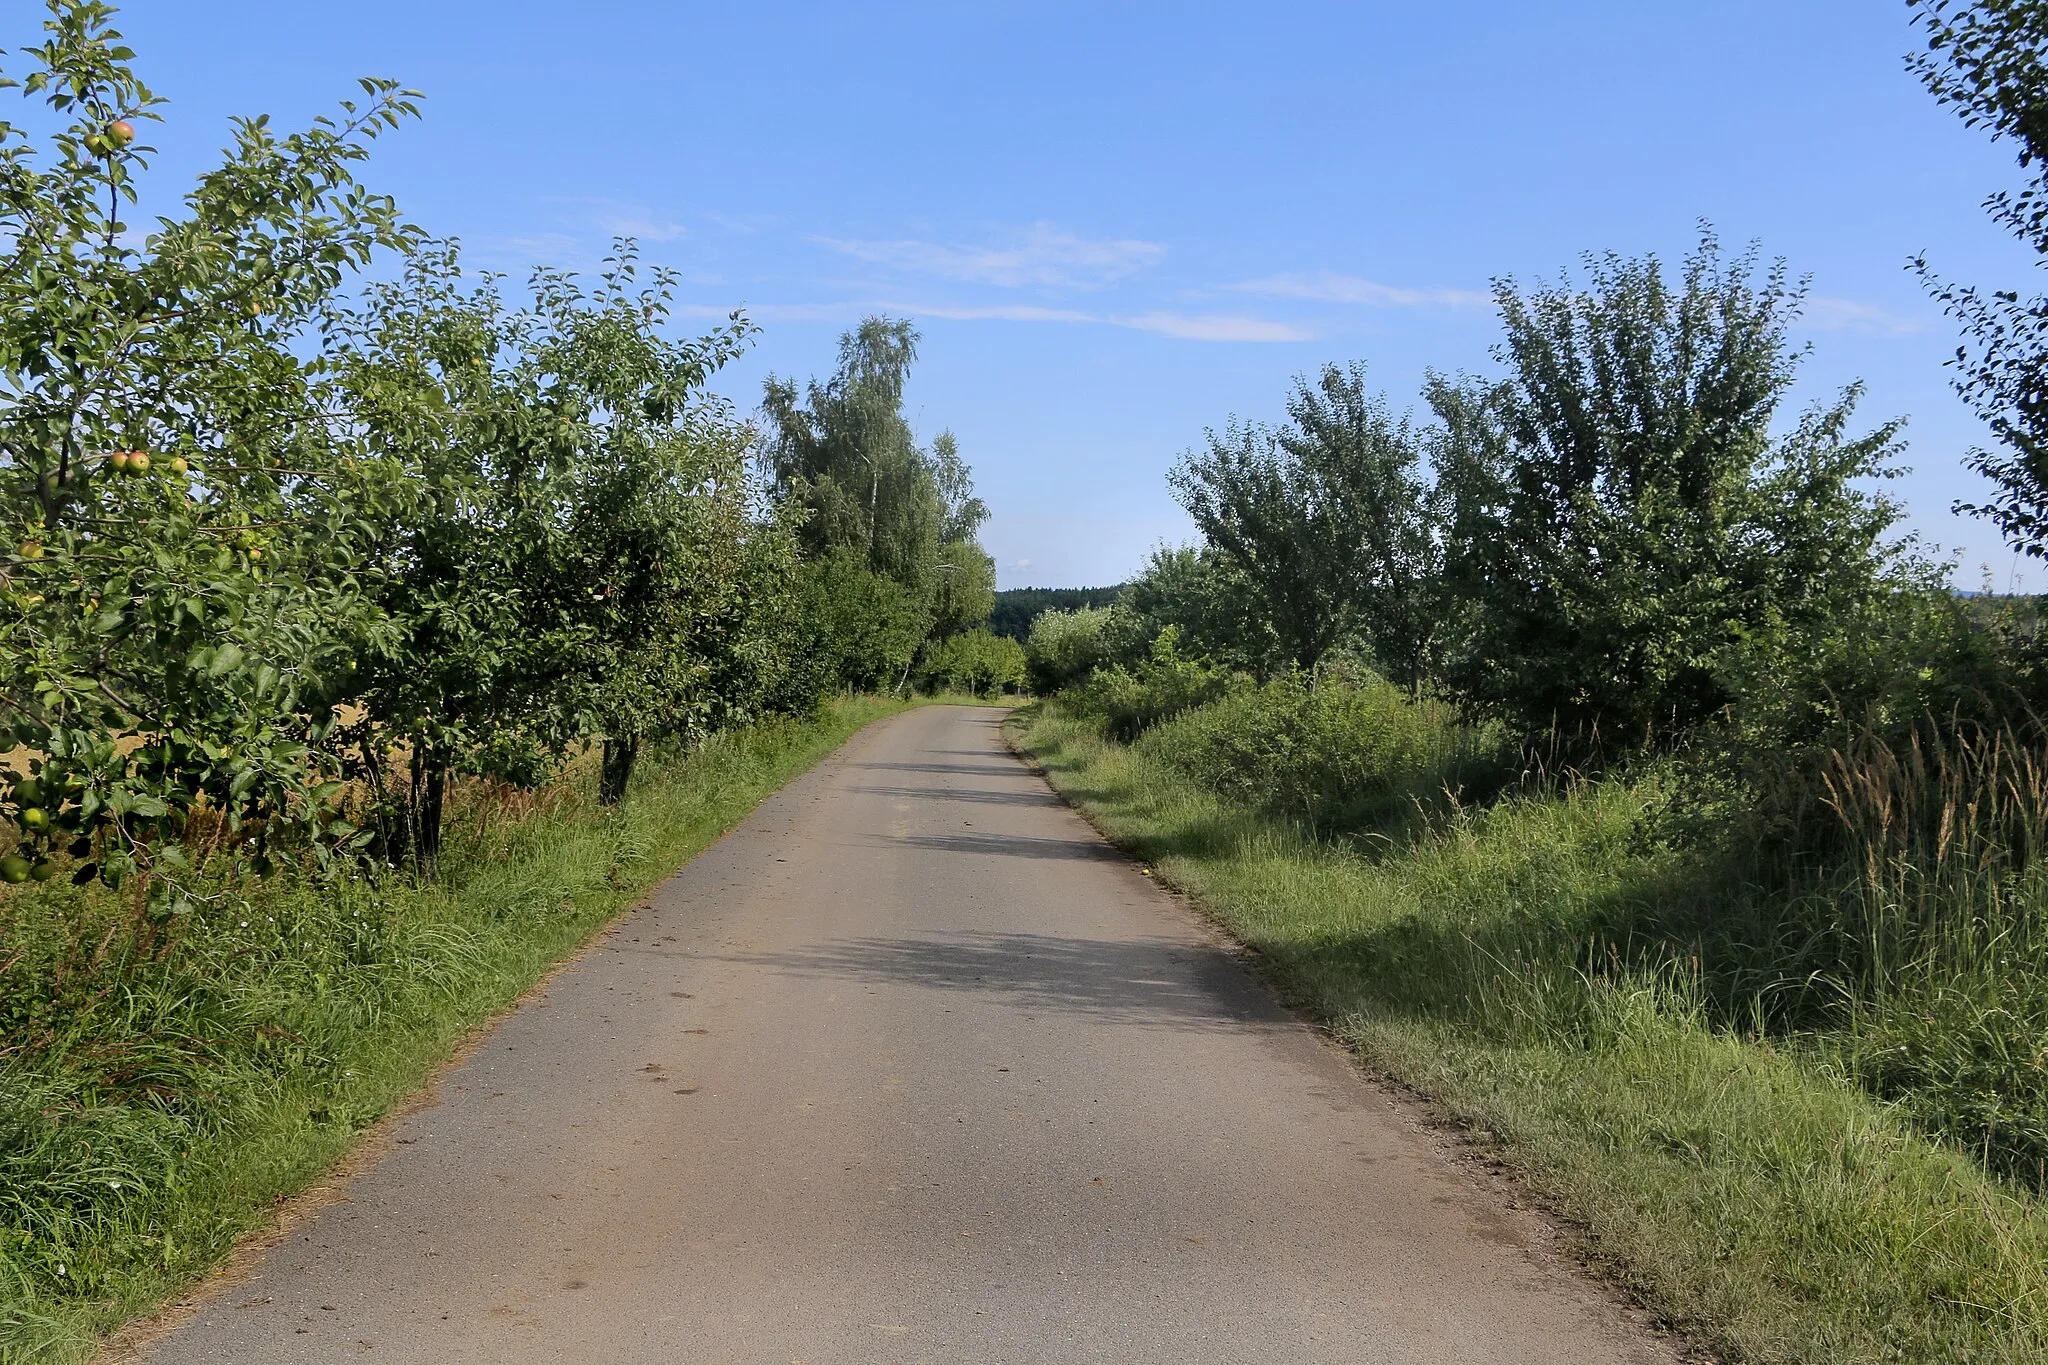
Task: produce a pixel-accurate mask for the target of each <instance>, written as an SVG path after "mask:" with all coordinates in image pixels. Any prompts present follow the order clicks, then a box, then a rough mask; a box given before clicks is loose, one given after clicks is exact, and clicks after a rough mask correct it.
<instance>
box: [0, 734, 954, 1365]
mask: <svg viewBox="0 0 2048 1365" xmlns="http://www.w3.org/2000/svg"><path fill="white" fill-rule="evenodd" d="M913 704H916V703H912V702H898V701H891V700H886V699H878V698H858V699H853V700H842V701H839V702H836V703H834V704H831V705H829V706H828V707H827V708H826V709H825V710H824V711H823V712H821V713H820V714H819V715H818V716H817V717H816V718H814V719H811V720H807V721H773V722H767V723H763V724H760V725H757V726H753V727H750V728H748V729H745V730H741V731H735V732H731V733H729V734H726V735H722V736H719V737H717V738H715V739H713V740H712V741H711V742H710V743H708V744H707V745H705V746H704V747H703V748H702V749H699V750H697V751H695V752H692V753H689V754H687V755H676V756H670V757H667V758H663V757H660V756H654V757H651V758H650V759H649V760H645V761H643V765H642V767H643V771H642V772H641V773H640V774H639V775H638V776H637V777H636V781H635V785H634V789H633V790H632V792H631V793H630V794H629V796H628V799H627V800H626V801H625V802H624V803H623V804H622V805H621V806H620V807H619V808H618V809H617V810H616V811H613V812H609V813H600V812H598V811H597V810H596V809H595V808H594V804H593V799H592V798H593V791H592V790H591V788H592V787H593V785H594V783H593V780H592V778H591V775H590V774H589V773H588V772H575V771H572V772H571V773H570V774H568V775H567V776H566V777H565V778H564V779H563V780H562V781H560V782H559V783H557V784H556V785H555V786H554V787H553V788H551V789H549V790H547V791H544V792H542V793H540V794H538V795H537V796H527V797H521V798H509V797H507V796H506V794H503V793H500V794H499V799H491V798H490V794H489V793H478V792H472V793H470V795H469V799H468V800H467V801H466V802H465V803H464V804H463V805H461V806H460V807H459V808H458V809H457V810H456V811H455V812H453V813H452V814H451V817H450V820H451V829H450V833H449V836H448V843H447V845H446V850H445V852H444V876H443V879H442V882H441V883H440V884H439V885H436V886H430V887H410V886H386V887H385V888H383V889H381V890H380V889H375V888H372V887H369V886H367V885H364V884H362V883H356V882H345V883H340V884H336V885H329V886H320V885H316V884H313V883H311V882H306V881H295V880H293V879H291V878H285V877H280V878H277V879H275V880H273V881H272V882H269V883H263V884H258V885H254V886H250V885H227V886H222V887H220V888H218V892H219V894H218V895H217V897H216V898H215V900H214V901H213V903H212V904H211V905H210V907H209V909H208V911H207V913H206V914H204V915H203V916H198V917H195V918H194V919H193V920H192V921H191V922H189V923H187V924H185V925H184V926H182V927H181V929H180V931H179V932H178V933H177V934H175V935H172V936H165V937H160V938H149V937H147V936H141V937H138V936H137V935H135V934H134V933H133V932H132V928H131V926H132V924H133V920H132V908H131V907H130V906H128V905H127V904H126V903H125V902H124V901H122V900H120V899H118V898H116V897H114V896H111V895H109V894H108V893H105V892H104V891H102V890H98V889H86V890H80V889H74V888H70V887H62V888H59V887H55V886H45V887H41V888H34V889H31V890H25V891H22V892H17V893H13V894H10V895H8V896H7V897H5V898H4V899H0V1026H4V1027H0V1362H4V1365H17V1363H18V1362H19V1363H22V1365H25V1363H26V1362H29V1361H34V1362H38V1365H42V1363H44V1362H70V1361H78V1360H82V1359H84V1358H86V1357H87V1356H88V1355H90V1353H91V1352H92V1350H93V1348H94V1345H95V1343H96V1341H97V1340H98V1338H99V1337H100V1336H101V1335H102V1334H104V1333H106V1332H108V1331H110V1330H112V1329H113V1328H115V1327H117V1326H119V1325H120V1324H121V1323H123V1322H125V1321H128V1320H129V1319H132V1318H134V1317H137V1316H139V1315H141V1314H143V1313H146V1312H148V1311H150V1310H151V1309H153V1308H154V1307H155V1306H156V1305H157V1304H159V1303H160V1302H162V1301H163V1300H164V1299H165V1298H166V1297H168V1296H170V1295H173V1294H175V1293H176V1292H177V1291H178V1290H180V1289H181V1288H183V1287H184V1286H185V1285H187V1284H189V1283H190V1282H192V1281H193V1280H194V1279H195V1278H197V1277H198V1276H200V1275H202V1274H204V1273H205V1272H206V1271H207V1270H208V1269H210V1268H211V1267H213V1266H215V1265H217V1264H218V1263H220V1261H221V1260H222V1259H223V1258H224V1257H225V1256H226V1255H227V1254H228V1252H229V1251H230V1250H231V1249H232V1247H233V1246H234V1244H235V1241H236V1239H237V1238H238V1237H239V1236H241V1235H242V1234H243V1233H244V1232H247V1231H249V1230H250V1229H252V1228H254V1227H257V1226H259V1225H261V1224H262V1223H263V1222H264V1221H265V1220H266V1218H267V1216H268V1211H269V1210H270V1209H271V1208H272V1207H273V1206H274V1205H275V1204H276V1202H277V1201H278V1200H280V1199H282V1198H284V1197H285V1196H287V1195H290V1194H292V1193H294V1192H296V1191H298V1190H300V1189H302V1188H304V1187H305V1186H306V1185H307V1184H309V1183H310V1182H312V1181H313V1180H315V1179H316V1178H318V1177H319V1176H320V1175H321V1174H322V1173H323V1172H325V1171H326V1170H327V1169H328V1168H329V1167H330V1166H331V1165H333V1163H334V1162H335V1161H336V1160H337V1159H339V1158H340V1157H341V1156H342V1155H343V1154H344V1153H345V1152H346V1151H347V1150H348V1149H349V1147H350V1146H351V1144H352V1143H354V1141H355V1140H356V1138H357V1136H358V1135H359V1134H360V1133H361V1132H362V1131H363V1130H364V1129H365V1128H367V1127H368V1126H369V1125H370V1124H372V1123H374V1122H375V1121H376V1120H377V1119H378V1118H379V1117H380V1116H381V1115H383V1114H384V1113H386V1112H387V1111H388V1110H390V1109H391V1108H392V1107H393V1106H395V1105H396V1104H398V1103H399V1102H400V1101H402V1100H403V1099H404V1098H405V1097H406V1096H407V1095H408V1094H410V1093H411V1092H412V1091H414V1090H415V1089H417V1088H418V1086H419V1085H420V1084H421V1083H422V1081H424V1080H425V1079H426V1078H427V1077H428V1076H429V1075H431V1074H432V1072H433V1071H434V1069H435V1068H436V1067H437V1066H438V1065H439V1064H440V1063H441V1062H442V1061H444V1060H445V1059H446V1058H447V1057H448V1056H449V1055H450V1053H451V1052H453V1051H454V1050H455V1049H456V1048H457V1047H458V1046H459V1045H460V1043H461V1041H462V1039H463V1038H464V1036H465V1035H466V1034H468V1033H469V1032H470V1031H472V1030H473V1029H475V1028H476V1027H477V1026H478V1025H479V1024H482V1023H484V1022H485V1021H488V1020H489V1019H491V1018H492V1017H493V1016H494V1015H495V1014H496V1013H498V1012H499V1011H500V1010H502V1009H503V1008H504V1007H505V1006H506V1005H507V1004H508V1003H510V1002H511V1001H513V1000H514V999H516V998H517V997H518V996H519V994H520V993H521V992H522V991H524V990H525V989H526V988H527V987H529V986H530V985H532V984H533V983H534V982H535V981H536V980H538V979H539V978H540V976H541V975H542V974H543V973H544V972H545V971H546V970H547V969H548V967H549V966H550V965H552V964H553V963H555V962H557V961H559V960H560V959H561V958H563V957H565V956H567V955H568V954H570V953H572V952H573V951H575V950H576V949H577V948H578V947H579V946H580V945H582V944H583V943H584V942H586V941H587V940H588V939H589V938H590V936H591V935H592V934H593V933H595V932H596V931H597V930H598V929H600V928H601V927H603V926H604V925H605V924H606V923H608V922H609V921H610V920H612V919H613V918H614V917H616V916H617V915H618V914H620V913H621V912H622V911H623V910H625V909H626V908H627V907H628V906H630V905H631V904H632V903H633V902H634V901H635V900H637V899H638V898H639V897H640V896H641V895H642V894H643V893H645V892H646V891H647V889H648V888H650V887H651V886H653V885H654V884H655V883H656V882H658V881H659V880H660V879H661V878H662V877H664V876H666V875H667V874H668V873H669V872H670V871H672V870H673V869H674V868H676V867H677V866H678V865H680V864H681V863H683V862H685V861H687V860H688V859H689V858H690V857H692V856H693V855H694V854H696V853H697V852H698V851H699V850H700V849H702V848H703V847H705V846H706V845H707V844H709V843H710V842H711V841H713V840H714V839H716V838H717V837H718V836H719V835H720V834H722V833H724V832H725V831H726V830H727V829H729V828H731V827H732V826H733V825H734V824H735V823H737V822H738V821H739V820H741V819H743V818H744V817H745V815H746V814H747V812H749V811H750V810H752V809H753V808H754V806H755V805H757V804H758V803H759V802H760V801H761V800H762V799H763V798H764V797H766V796H768V795H769V794H770V793H772V792H774V791H776V790H777V789H779V788H780V787H782V786H783V785H784V784H786V783H787V782H788V781H789V780H790V779H792V778H793V777H795V776H797V775H798V774H799V773H801V772H803V771H804V770H806V769H808V768H809V767H810V766H812V765H813V764H814V763H816V762H817V761H818V760H819V759H821V758H823V757H824V756H825V755H826V754H828V753H830V752H832V751H833V750H834V749H836V748H838V747H839V746H840V745H841V744H842V743H844V742H845V741H846V739H847V738H848V737H850V736H851V735H852V734H853V733H854V732H855V731H857V730H859V729H860V728H861V727H863V726H865V725H866V724H868V723H869V722H871V721H873V720H876V719H879V718H880V717H882V716H885V715H889V714H892V713H894V712H897V711H901V710H904V709H906V708H907V707H908V706H910V705H913Z"/></svg>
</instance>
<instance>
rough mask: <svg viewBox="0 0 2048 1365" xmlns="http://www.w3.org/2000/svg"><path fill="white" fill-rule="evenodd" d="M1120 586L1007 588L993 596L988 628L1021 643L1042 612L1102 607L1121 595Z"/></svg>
mask: <svg viewBox="0 0 2048 1365" xmlns="http://www.w3.org/2000/svg"><path fill="white" fill-rule="evenodd" d="M1123 590H1124V585H1123V584H1121V583H1115V584H1112V585H1110V586H1109V587H1107V588H1011V589H1010V590H1009V591H1008V592H999V593H997V594H996V605H995V610H994V611H991V612H990V613H989V617H988V628H989V629H990V630H991V631H993V632H994V633H995V634H997V635H1007V636H1009V637H1010V638H1011V639H1012V640H1022V639H1024V637H1025V636H1027V635H1029V634H1030V633H1031V619H1032V618H1033V617H1034V616H1036V615H1038V613H1040V612H1042V611H1052V610H1054V609H1058V610H1060V611H1073V610H1074V609H1075V608H1077V607H1106V606H1108V605H1109V604H1110V603H1112V602H1114V601H1116V599H1117V598H1118V597H1119V596H1121V595H1122V594H1123Z"/></svg>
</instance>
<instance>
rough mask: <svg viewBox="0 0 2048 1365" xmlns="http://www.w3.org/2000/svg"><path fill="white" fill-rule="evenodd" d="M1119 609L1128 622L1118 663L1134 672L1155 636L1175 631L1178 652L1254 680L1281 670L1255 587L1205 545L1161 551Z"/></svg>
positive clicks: (1278, 644) (1283, 659)
mask: <svg viewBox="0 0 2048 1365" xmlns="http://www.w3.org/2000/svg"><path fill="white" fill-rule="evenodd" d="M1118 605H1119V606H1120V607H1123V608H1125V609H1126V610H1127V611H1128V613H1129V616H1130V618H1131V621H1132V623H1133V625H1132V627H1131V629H1130V630H1128V631H1126V632H1125V636H1126V637H1127V638H1126V639H1125V641H1124V642H1123V643H1122V645H1121V647H1120V648H1119V649H1118V651H1117V658H1116V660H1115V661H1116V662H1118V663H1121V664H1123V665H1124V666H1125V667H1133V666H1135V665H1136V664H1137V663H1138V662H1139V661H1140V660H1141V659H1142V658H1143V657H1144V653H1145V648H1146V646H1147V645H1149V643H1150V642H1151V641H1152V640H1153V639H1155V638H1156V637H1157V636H1158V635H1159V633H1160V632H1161V631H1164V630H1168V629H1171V630H1174V631H1176V632H1177V636H1176V638H1177V639H1178V641H1179V642H1180V643H1179V648H1181V649H1183V650H1184V651H1186V652H1188V653H1190V654H1192V655H1193V656H1195V657H1198V658H1201V659H1205V660H1208V661H1210V662H1212V663H1215V664H1217V665H1218V666H1220V667H1223V668H1227V669H1241V670H1243V671H1244V672H1246V673H1250V674H1252V675H1253V676H1254V677H1258V678H1270V677H1272V676H1273V675H1274V674H1276V673H1281V672H1285V671H1286V670H1287V667H1288V664H1289V655H1288V652H1287V649H1286V647H1285V645H1284V644H1283V642H1282V641H1281V639H1280V636H1279V635H1278V633H1277V632H1276V631H1275V629H1274V626H1273V619H1272V612H1271V611H1270V609H1269V608H1268V604H1267V603H1266V601H1265V599H1264V597H1263V596H1262V595H1261V594H1260V592H1259V587H1258V584H1257V582H1256V581H1255V580H1254V579H1253V578H1252V577H1251V576H1250V575H1249V574H1247V573H1246V572H1245V571H1244V569H1243V567H1242V566H1240V565H1239V564H1238V563H1237V561H1236V560H1234V559H1232V558H1231V557H1230V556H1229V555H1227V554H1225V553H1224V552H1222V551H1221V550H1218V549H1216V548H1215V547H1214V546H1211V545H1203V546H1200V547H1196V546H1192V545H1174V546H1166V545H1162V546H1160V547H1159V548H1157V549H1155V550H1154V551H1153V552H1152V554H1151V557H1150V558H1148V559H1147V560H1146V561H1145V567H1144V569H1143V570H1141V571H1140V572H1139V573H1138V574H1137V576H1136V577H1134V578H1132V579H1131V581H1130V583H1129V584H1128V585H1127V586H1126V588H1125V589H1124V593H1123V595H1122V596H1121V597H1120V598H1119V599H1118Z"/></svg>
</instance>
